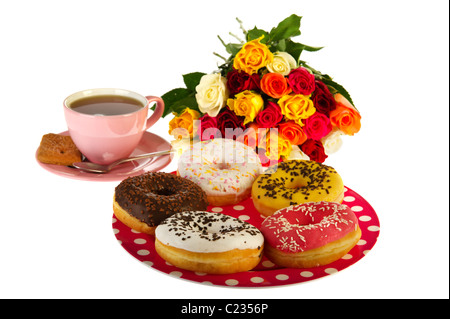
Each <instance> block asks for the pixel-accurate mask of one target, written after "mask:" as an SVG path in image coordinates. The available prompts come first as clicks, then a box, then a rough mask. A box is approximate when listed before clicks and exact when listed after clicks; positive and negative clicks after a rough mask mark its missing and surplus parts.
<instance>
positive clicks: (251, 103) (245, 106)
mask: <svg viewBox="0 0 450 319" xmlns="http://www.w3.org/2000/svg"><path fill="white" fill-rule="evenodd" d="M227 105H228V107H229V108H230V110H232V111H233V112H234V113H236V115H238V116H245V119H244V125H245V124H247V123H249V122H252V121H253V120H254V119H255V117H256V115H258V113H259V112H260V111H261V109H262V107H263V105H264V100H263V98H262V97H261V95H259V94H257V93H253V92H252V91H248V90H247V91H242V92H241V93H238V94H236V95H235V96H234V99H228V101H227Z"/></svg>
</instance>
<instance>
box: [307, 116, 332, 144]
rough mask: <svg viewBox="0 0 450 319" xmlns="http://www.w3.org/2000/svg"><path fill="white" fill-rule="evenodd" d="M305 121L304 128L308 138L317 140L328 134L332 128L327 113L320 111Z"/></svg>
mask: <svg viewBox="0 0 450 319" xmlns="http://www.w3.org/2000/svg"><path fill="white" fill-rule="evenodd" d="M303 122H304V123H305V127H304V128H303V130H304V131H305V133H306V135H307V136H308V138H310V139H312V140H316V141H318V140H320V139H321V138H322V137H324V136H326V135H327V134H328V133H330V132H331V129H332V126H331V122H330V119H329V118H328V117H327V116H326V115H325V114H322V113H318V112H316V113H314V114H313V115H311V116H310V117H308V118H307V119H306V120H304V121H303Z"/></svg>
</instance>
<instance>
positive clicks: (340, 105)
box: [330, 93, 361, 136]
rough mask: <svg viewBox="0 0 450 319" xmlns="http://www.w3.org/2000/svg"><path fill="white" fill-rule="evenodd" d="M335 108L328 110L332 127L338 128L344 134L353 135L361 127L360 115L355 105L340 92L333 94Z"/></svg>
mask: <svg viewBox="0 0 450 319" xmlns="http://www.w3.org/2000/svg"><path fill="white" fill-rule="evenodd" d="M334 99H335V100H336V109H335V110H333V111H331V112H330V121H331V125H333V127H337V128H339V129H340V130H341V131H342V132H343V133H344V134H346V135H351V136H353V135H354V134H355V133H358V132H359V130H360V129H361V115H360V114H359V112H358V111H357V110H356V109H355V107H354V106H353V105H352V104H351V103H350V102H349V101H348V100H347V99H346V98H345V97H344V96H342V95H341V94H339V93H337V94H336V95H335V96H334Z"/></svg>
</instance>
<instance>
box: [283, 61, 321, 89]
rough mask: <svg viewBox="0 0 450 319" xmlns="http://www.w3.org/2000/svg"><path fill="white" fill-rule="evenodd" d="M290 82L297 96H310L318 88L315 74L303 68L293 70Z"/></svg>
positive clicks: (289, 76)
mask: <svg viewBox="0 0 450 319" xmlns="http://www.w3.org/2000/svg"><path fill="white" fill-rule="evenodd" d="M288 82H289V86H290V87H291V88H292V91H293V92H294V93H295V94H303V95H310V94H311V93H312V92H313V91H314V89H315V87H316V84H315V78H314V74H311V73H309V71H308V70H307V69H305V68H303V67H299V68H297V69H294V70H292V71H291V72H290V73H289V75H288Z"/></svg>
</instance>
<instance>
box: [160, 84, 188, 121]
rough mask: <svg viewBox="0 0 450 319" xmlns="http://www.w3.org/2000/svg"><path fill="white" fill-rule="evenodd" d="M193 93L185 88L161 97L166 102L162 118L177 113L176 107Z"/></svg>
mask: <svg viewBox="0 0 450 319" xmlns="http://www.w3.org/2000/svg"><path fill="white" fill-rule="evenodd" d="M191 93H192V91H191V90H189V89H185V88H178V89H173V90H171V91H169V92H167V93H165V94H163V95H162V96H161V98H162V99H163V101H164V113H163V115H162V117H165V116H166V115H168V114H170V113H172V112H175V110H174V105H175V104H176V103H178V102H179V101H181V100H183V99H184V98H186V97H188V96H189V95H190V94H191Z"/></svg>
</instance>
